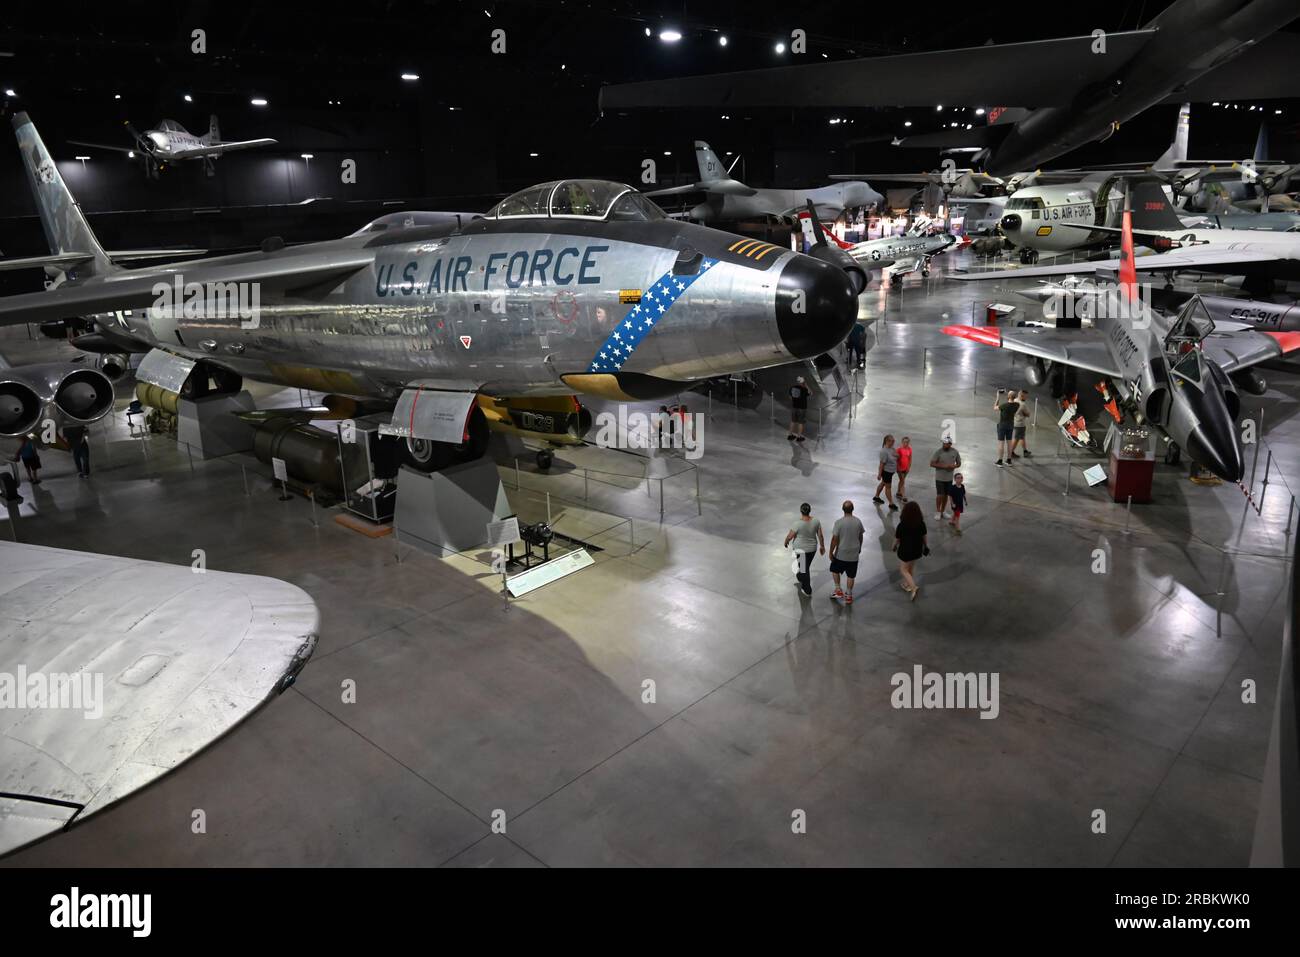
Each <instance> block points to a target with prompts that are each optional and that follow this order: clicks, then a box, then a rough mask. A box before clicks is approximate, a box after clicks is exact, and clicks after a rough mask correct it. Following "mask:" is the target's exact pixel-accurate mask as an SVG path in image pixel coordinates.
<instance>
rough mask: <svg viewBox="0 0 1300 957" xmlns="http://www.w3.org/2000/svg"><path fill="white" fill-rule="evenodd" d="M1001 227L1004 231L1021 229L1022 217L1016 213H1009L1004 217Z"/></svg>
mask: <svg viewBox="0 0 1300 957" xmlns="http://www.w3.org/2000/svg"><path fill="white" fill-rule="evenodd" d="M1001 225H1002V228H1003V229H1019V228H1020V217H1019V216H1018V215H1017V214H1015V213H1007V214H1006V215H1005V216H1003V217H1002V224H1001Z"/></svg>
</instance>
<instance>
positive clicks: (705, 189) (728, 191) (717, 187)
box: [646, 179, 758, 196]
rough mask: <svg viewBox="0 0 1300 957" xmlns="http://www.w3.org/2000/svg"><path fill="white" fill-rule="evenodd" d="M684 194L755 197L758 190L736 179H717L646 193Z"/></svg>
mask: <svg viewBox="0 0 1300 957" xmlns="http://www.w3.org/2000/svg"><path fill="white" fill-rule="evenodd" d="M682 193H718V194H720V195H723V196H755V195H757V194H758V190H757V189H755V188H754V187H752V186H746V185H745V184H744V183H741V182H738V181H737V180H734V179H715V180H711V181H709V182H707V183H703V182H701V183H692V184H691V185H690V186H669V187H667V188H666V189H657V190H655V191H654V192H651V193H646V195H647V196H680V195H681V194H682Z"/></svg>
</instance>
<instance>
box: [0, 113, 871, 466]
mask: <svg viewBox="0 0 1300 957" xmlns="http://www.w3.org/2000/svg"><path fill="white" fill-rule="evenodd" d="M13 124H14V128H15V131H16V133H17V137H18V143H19V149H20V152H21V153H22V162H23V165H24V168H25V169H26V171H27V175H28V179H29V181H30V184H31V187H32V190H33V193H34V194H35V198H36V205H37V208H38V210H39V212H40V216H41V221H42V225H43V226H44V228H45V232H46V236H47V237H48V239H49V242H50V245H51V251H52V253H53V254H54V255H55V256H57V257H61V258H62V261H63V263H64V269H65V273H64V277H65V278H64V281H63V282H62V283H61V284H59V285H58V286H57V287H56V288H53V289H49V290H46V291H44V292H35V293H29V294H24V295H18V296H10V297H7V298H4V299H0V322H10V323H16V322H40V321H42V320H46V319H66V318H67V317H68V316H70V315H71V316H83V317H84V316H91V317H94V318H95V321H96V323H97V325H98V327H99V328H100V331H101V333H102V334H103V337H104V339H105V340H107V341H106V342H105V343H104V344H103V349H104V350H105V351H108V350H116V349H119V348H121V345H120V344H122V343H127V344H130V346H131V348H132V350H133V351H137V352H145V353H146V354H145V355H144V358H143V359H142V360H141V361H140V365H139V368H138V369H137V371H136V378H137V380H139V381H141V382H145V383H150V384H154V385H156V386H158V387H160V388H163V389H166V390H168V391H171V392H176V393H180V394H181V395H186V396H197V395H202V394H205V393H212V392H218V393H220V392H230V391H237V390H238V389H239V388H240V385H241V382H242V378H243V377H247V378H250V379H254V380H258V381H265V382H272V383H278V384H282V385H289V386H297V387H302V388H307V389H311V390H314V391H321V392H326V393H332V394H335V395H338V396H340V397H342V398H344V399H369V400H378V401H382V402H384V403H386V404H387V405H389V406H391V407H392V408H393V414H392V424H391V426H390V427H388V433H389V434H390V435H392V436H394V437H397V438H399V439H403V440H405V452H406V457H407V460H408V462H409V463H410V464H411V465H412V466H414V467H416V468H419V469H423V470H426V471H432V470H435V469H438V468H441V467H442V466H444V465H446V464H449V463H450V462H453V461H464V460H467V459H472V458H476V457H478V456H480V455H482V453H483V451H484V450H485V448H486V444H487V430H488V428H489V426H488V417H489V416H491V417H492V418H493V419H494V420H495V421H498V422H500V421H502V419H503V417H504V419H505V420H506V421H515V422H516V424H518V423H529V422H532V423H537V422H549V423H555V428H554V429H553V430H551V431H553V432H556V433H563V434H565V435H568V436H569V437H570V438H571V439H572V438H573V437H574V436H575V435H576V440H580V438H581V434H582V433H583V432H585V431H586V428H587V427H589V425H590V415H589V414H587V415H586V417H585V420H584V418H583V414H584V412H585V410H583V409H582V407H581V405H580V404H579V403H578V402H577V401H576V399H575V398H574V396H575V394H590V395H599V396H603V397H606V398H611V399H616V400H627V399H644V398H653V397H658V396H664V395H671V394H675V393H677V392H679V391H683V390H684V389H686V388H689V387H690V385H692V384H693V383H695V382H696V381H698V380H701V379H706V378H710V377H713V376H719V375H727V374H730V373H733V372H744V371H750V370H754V369H760V368H764V367H767V366H774V365H781V364H784V363H788V362H794V361H798V360H802V359H808V358H812V357H814V356H818V355H820V354H821V353H823V352H826V351H827V350H828V349H830V348H831V347H833V346H834V345H836V344H837V343H839V342H841V341H842V340H843V339H844V337H845V336H846V335H847V334H848V332H849V329H850V328H851V327H852V325H853V322H854V319H855V317H856V315H857V296H858V293H859V292H860V291H861V289H862V288H863V285H864V284H865V283H864V282H863V278H862V276H861V273H860V271H855V270H856V266H855V264H854V263H853V262H852V261H851V260H848V259H847V257H844V256H843V254H842V251H841V250H839V249H833V248H830V247H827V246H825V245H821V246H818V247H816V248H814V250H813V251H812V254H811V255H804V254H801V253H795V252H792V251H791V250H789V249H782V248H781V247H778V246H774V245H772V244H771V243H765V242H762V241H759V240H752V239H747V238H745V237H741V236H735V235H732V234H729V233H724V232H720V231H718V230H714V229H709V228H707V227H704V226H697V225H693V224H690V223H679V222H674V221H672V220H669V219H667V218H666V217H665V216H664V214H663V213H662V211H660V210H659V208H658V207H657V206H655V205H654V204H653V203H652V202H650V201H649V200H648V199H646V198H645V197H644V196H642V195H641V194H639V193H638V192H637V191H636V190H634V189H632V188H630V187H628V186H624V185H622V184H619V183H611V182H606V181H603V180H563V181H559V182H551V183H542V184H540V185H537V186H533V187H530V188H528V189H525V190H522V191H520V192H518V193H516V194H514V195H513V196H510V197H509V198H507V199H505V200H502V201H501V202H500V203H499V204H497V206H496V207H494V208H493V209H492V210H491V211H490V212H489V213H488V214H487V215H486V216H483V217H479V218H476V219H475V220H473V221H471V222H468V223H463V222H462V221H461V218H460V217H452V216H444V217H441V218H439V217H433V218H432V220H431V224H427V225H426V224H422V222H421V221H422V220H423V219H425V218H424V217H408V215H407V214H400V213H399V214H397V215H396V216H395V217H385V218H384V221H383V222H382V223H375V224H371V226H369V227H366V228H364V229H361V230H358V231H357V232H356V233H354V234H352V235H351V236H347V237H344V238H342V239H336V240H330V241H327V242H318V243H309V244H305V245H302V246H295V247H292V248H288V247H285V245H284V243H283V241H275V240H268V241H266V242H264V243H263V244H262V248H261V250H260V251H258V252H254V253H241V254H237V255H229V256H218V257H209V258H202V259H197V260H194V261H191V262H188V263H183V264H168V265H160V266H150V267H146V268H141V269H135V270H126V269H123V268H122V267H120V266H117V265H115V264H114V263H113V262H112V261H111V260H110V258H109V257H108V255H107V254H106V253H105V252H104V250H103V248H102V247H101V246H100V244H99V242H98V241H97V240H96V238H95V236H94V235H93V234H92V232H91V230H90V227H89V225H88V224H87V223H86V220H85V217H84V216H83V215H82V212H81V209H80V207H79V206H78V205H77V203H76V200H75V199H74V198H73V197H72V195H71V193H70V192H69V191H68V188H67V186H66V185H65V183H64V181H63V178H62V176H61V175H60V174H59V171H58V168H57V167H56V166H55V164H54V161H53V160H52V159H51V158H50V155H49V153H48V152H47V151H46V149H45V145H44V143H43V142H42V141H41V139H40V137H39V135H38V134H37V132H36V128H35V127H34V126H33V124H32V122H31V120H30V119H28V117H27V115H26V114H25V113H19V114H18V115H16V116H15V117H14V119H13ZM408 219H410V222H411V224H410V225H407V220H408ZM73 259H75V260H76V262H75V263H72V264H70V260H73ZM77 341H78V342H80V341H81V340H80V339H78V340H77ZM82 371H87V370H82ZM5 378H6V381H5V382H3V383H0V435H18V434H23V433H25V432H27V431H28V430H29V429H30V428H31V426H32V424H33V423H34V422H36V421H38V420H39V418H40V416H41V414H42V410H43V408H44V407H45V406H46V405H47V404H48V402H49V398H50V396H49V393H50V386H49V384H48V383H47V381H46V378H45V377H43V376H25V375H24V374H23V370H22V368H21V367H20V368H18V369H11V370H9V371H8V372H7V374H6V377H5ZM100 378H103V377H102V376H101V377H100ZM96 384H99V383H98V380H96ZM111 396H112V391H111V388H110V389H109V390H108V396H107V398H108V401H109V404H110V406H111ZM83 404H86V403H84V402H83ZM101 404H102V403H101ZM95 408H96V410H97V411H98V414H99V415H102V414H104V413H105V412H106V411H107V410H106V409H101V408H100V404H96V406H95ZM539 408H540V409H542V410H543V411H544V414H531V415H530V414H529V413H530V411H533V410H537V409H539ZM584 421H585V423H586V425H584V424H583V423H584ZM520 427H521V428H524V429H528V428H529V426H528V425H527V424H524V425H522V426H520ZM539 431H545V430H544V429H539ZM543 437H544V438H548V439H549V438H551V437H552V436H551V435H550V433H548V434H547V435H546V436H543Z"/></svg>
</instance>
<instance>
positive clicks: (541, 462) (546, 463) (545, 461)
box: [537, 449, 555, 472]
mask: <svg viewBox="0 0 1300 957" xmlns="http://www.w3.org/2000/svg"><path fill="white" fill-rule="evenodd" d="M554 464H555V453H554V452H552V451H551V450H550V449H538V450H537V468H538V469H539V470H540V471H543V472H545V471H547V470H548V469H549V468H550V467H551V466H552V465H554Z"/></svg>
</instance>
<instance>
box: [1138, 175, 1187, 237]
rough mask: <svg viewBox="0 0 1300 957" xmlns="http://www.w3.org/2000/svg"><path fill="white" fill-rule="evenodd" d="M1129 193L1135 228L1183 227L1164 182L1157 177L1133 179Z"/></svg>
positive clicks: (1141, 229)
mask: <svg viewBox="0 0 1300 957" xmlns="http://www.w3.org/2000/svg"><path fill="white" fill-rule="evenodd" d="M1128 193H1129V195H1130V196H1131V198H1132V206H1131V210H1132V221H1133V228H1134V229H1137V230H1139V231H1142V232H1150V231H1152V230H1159V229H1182V228H1183V221H1182V220H1181V219H1179V218H1178V214H1177V213H1175V212H1174V208H1173V206H1171V205H1170V204H1169V197H1167V196H1166V195H1165V189H1164V184H1163V183H1161V182H1160V180H1158V179H1155V178H1150V179H1138V178H1135V179H1132V180H1130V181H1129V188H1128Z"/></svg>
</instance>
